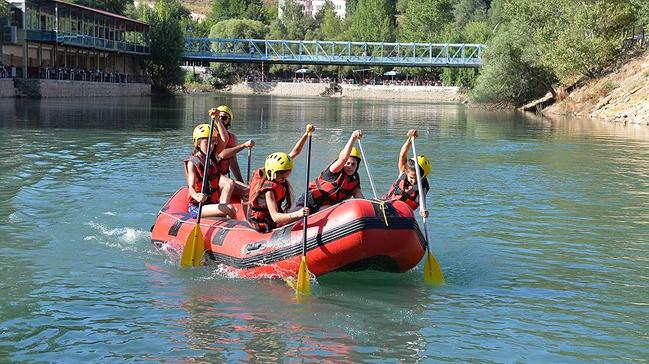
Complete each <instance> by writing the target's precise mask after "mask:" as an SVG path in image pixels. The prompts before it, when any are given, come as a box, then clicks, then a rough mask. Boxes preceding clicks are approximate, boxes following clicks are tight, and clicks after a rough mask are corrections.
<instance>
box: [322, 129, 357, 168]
mask: <svg viewBox="0 0 649 364" xmlns="http://www.w3.org/2000/svg"><path fill="white" fill-rule="evenodd" d="M362 137H363V132H362V131H360V130H355V131H354V132H353V133H352V135H351V136H350V137H349V140H348V141H347V144H345V147H343V149H342V150H341V151H340V153H338V159H336V161H335V162H333V163H332V164H331V166H330V167H329V172H331V173H339V172H340V171H342V169H343V167H344V166H345V163H346V162H347V158H349V154H350V153H351V152H352V148H353V147H354V143H355V142H356V140H357V139H360V138H362Z"/></svg>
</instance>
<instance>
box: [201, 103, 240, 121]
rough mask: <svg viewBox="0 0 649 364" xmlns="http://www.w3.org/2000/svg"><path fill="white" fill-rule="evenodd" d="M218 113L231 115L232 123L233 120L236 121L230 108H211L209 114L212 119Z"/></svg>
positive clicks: (224, 106)
mask: <svg viewBox="0 0 649 364" xmlns="http://www.w3.org/2000/svg"><path fill="white" fill-rule="evenodd" d="M217 112H224V113H226V114H228V115H230V121H232V119H234V114H232V110H231V109H230V108H229V107H227V106H226V105H221V106H219V107H217V108H211V109H210V111H208V112H207V113H208V114H209V115H210V117H212V116H214V114H216V113H217Z"/></svg>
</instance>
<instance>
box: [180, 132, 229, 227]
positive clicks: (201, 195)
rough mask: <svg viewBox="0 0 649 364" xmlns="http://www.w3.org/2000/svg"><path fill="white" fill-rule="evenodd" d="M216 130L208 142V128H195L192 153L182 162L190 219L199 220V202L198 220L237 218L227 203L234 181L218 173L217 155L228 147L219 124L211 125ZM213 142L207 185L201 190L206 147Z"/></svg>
mask: <svg viewBox="0 0 649 364" xmlns="http://www.w3.org/2000/svg"><path fill="white" fill-rule="evenodd" d="M214 124H215V125H216V128H217V130H214V132H213V133H212V140H211V141H208V139H209V135H210V125H209V124H200V125H198V126H197V127H196V128H194V132H193V135H192V137H193V140H194V151H193V152H192V153H191V154H190V155H189V157H188V158H187V159H185V161H184V165H185V180H186V182H187V187H188V192H189V193H188V195H187V199H188V211H189V214H190V215H191V217H192V218H194V219H195V218H197V217H198V203H199V202H202V203H203V204H204V206H203V209H202V210H201V217H209V216H227V217H231V218H236V212H235V209H234V207H233V206H232V205H230V204H228V202H229V199H230V196H231V195H232V190H233V189H234V182H233V181H232V180H231V179H229V178H227V177H225V176H221V174H220V173H219V169H218V165H217V160H216V158H215V156H216V155H218V154H219V153H221V152H222V151H223V149H224V147H225V145H226V144H227V142H228V140H227V133H226V130H225V127H224V126H223V125H222V124H221V123H214ZM210 142H211V143H212V145H211V147H210V148H211V150H214V152H213V153H212V151H210V164H209V166H208V169H207V181H208V183H207V184H208V185H207V188H206V190H203V173H204V171H205V157H206V154H207V145H208V143H210Z"/></svg>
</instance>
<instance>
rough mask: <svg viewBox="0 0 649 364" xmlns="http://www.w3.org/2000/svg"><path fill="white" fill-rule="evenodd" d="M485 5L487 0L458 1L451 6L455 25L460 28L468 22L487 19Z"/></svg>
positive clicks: (486, 7)
mask: <svg viewBox="0 0 649 364" xmlns="http://www.w3.org/2000/svg"><path fill="white" fill-rule="evenodd" d="M487 5H488V4H487V1H485V0H460V1H458V2H457V3H456V4H455V6H454V8H453V15H454V17H455V26H456V27H457V28H462V27H464V26H465V25H466V24H467V23H469V22H472V21H482V20H485V19H487V10H488V6H487Z"/></svg>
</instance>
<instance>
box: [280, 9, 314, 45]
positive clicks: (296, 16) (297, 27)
mask: <svg viewBox="0 0 649 364" xmlns="http://www.w3.org/2000/svg"><path fill="white" fill-rule="evenodd" d="M314 27H315V24H314V21H313V19H312V18H311V17H310V16H306V15H304V6H303V5H302V4H300V3H298V2H297V1H295V0H286V1H285V2H284V5H283V6H282V18H281V19H279V18H278V19H277V20H275V21H274V22H273V23H272V24H271V30H270V35H271V38H273V39H290V40H293V39H298V40H299V39H306V36H307V33H308V32H310V31H313V29H314Z"/></svg>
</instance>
